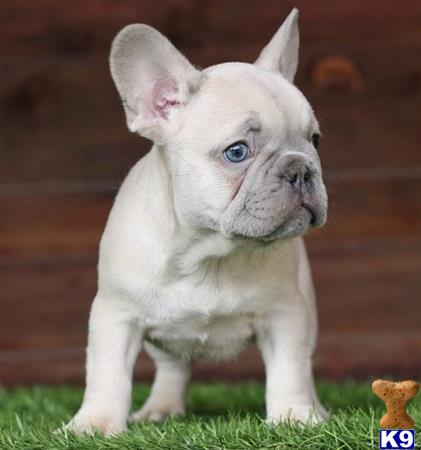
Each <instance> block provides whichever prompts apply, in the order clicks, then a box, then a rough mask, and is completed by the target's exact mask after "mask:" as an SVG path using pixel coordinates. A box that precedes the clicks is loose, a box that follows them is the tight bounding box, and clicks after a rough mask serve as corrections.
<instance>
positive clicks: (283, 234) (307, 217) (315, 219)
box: [232, 202, 324, 244]
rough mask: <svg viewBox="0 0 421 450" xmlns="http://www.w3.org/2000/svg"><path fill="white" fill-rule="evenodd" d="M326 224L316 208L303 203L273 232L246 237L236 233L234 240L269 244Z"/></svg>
mask: <svg viewBox="0 0 421 450" xmlns="http://www.w3.org/2000/svg"><path fill="white" fill-rule="evenodd" d="M323 222H324V220H323V214H320V213H319V212H318V211H317V209H316V208H315V207H313V206H312V205H309V204H307V203H304V202H303V203H301V204H300V205H299V206H298V207H297V208H296V209H295V210H294V211H293V212H292V213H291V214H290V215H289V217H288V218H287V219H285V220H284V221H282V223H280V224H279V225H277V226H276V227H275V228H274V229H273V230H271V231H270V232H269V233H267V234H264V235H252V234H248V235H244V234H240V233H234V234H233V235H232V238H233V239H236V240H242V241H254V242H256V243H261V244H268V243H270V242H273V241H275V240H277V239H287V238H292V237H296V236H301V235H303V234H304V233H305V232H306V231H307V230H308V229H309V228H310V227H318V226H320V225H322V224H323Z"/></svg>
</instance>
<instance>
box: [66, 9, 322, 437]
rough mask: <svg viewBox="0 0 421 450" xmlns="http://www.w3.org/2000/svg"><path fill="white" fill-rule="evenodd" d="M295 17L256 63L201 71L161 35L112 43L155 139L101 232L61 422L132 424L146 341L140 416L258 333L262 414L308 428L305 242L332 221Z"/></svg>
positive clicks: (162, 414) (107, 429)
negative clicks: (149, 361)
mask: <svg viewBox="0 0 421 450" xmlns="http://www.w3.org/2000/svg"><path fill="white" fill-rule="evenodd" d="M297 17H298V11H297V10H293V11H292V12H291V14H290V15H289V17H288V18H287V19H286V21H285V22H284V24H283V25H282V26H281V28H280V29H279V31H278V32H277V33H276V34H275V36H274V37H273V39H272V40H271V41H270V42H269V44H268V45H267V46H266V47H265V48H264V49H263V51H262V53H261V54H260V56H259V58H258V59H257V61H256V62H255V63H254V64H245V63H227V64H220V65H217V66H213V67H209V68H207V69H205V70H201V71H200V70H198V69H196V68H195V67H193V66H192V65H191V64H190V63H189V62H188V61H187V59H186V58H185V57H184V56H183V55H181V54H180V53H179V52H178V51H177V50H176V49H175V47H174V46H173V45H172V44H171V43H170V42H169V41H168V40H167V39H166V38H165V37H164V36H162V35H161V34H160V33H159V32H158V31H156V30H155V29H153V28H151V27H149V26H147V25H130V26H128V27H126V28H124V29H123V30H122V31H121V32H120V33H119V34H118V35H117V37H116V38H115V40H114V42H113V45H112V49H111V56H110V63H111V73H112V76H113V79H114V81H115V84H116V86H117V89H118V91H119V93H120V96H121V99H122V102H123V105H124V109H125V113H126V118H127V124H128V127H129V129H130V131H132V132H135V133H138V134H140V135H142V136H145V137H147V138H149V139H151V140H152V141H153V142H154V146H153V147H152V149H151V151H150V152H149V153H148V154H147V155H146V156H145V157H143V158H142V159H141V160H140V161H139V162H138V163H137V164H136V165H135V166H134V167H133V168H132V170H131V171H130V173H129V175H128V177H127V178H126V180H125V181H124V183H123V185H122V186H121V189H120V192H119V193H118V195H117V198H116V200H115V203H114V206H113V208H112V211H111V214H110V217H109V219H108V223H107V226H106V229H105V232H104V235H103V237H102V240H101V247H100V258H99V267H98V270H99V280H98V293H97V295H96V297H95V300H94V302H93V305H92V310H91V315H90V321H89V344H88V349H87V376H86V383H87V386H86V392H85V396H84V400H83V404H82V406H81V408H80V410H79V412H78V413H77V414H76V416H75V417H74V419H73V420H72V421H71V422H70V423H69V425H68V427H69V428H70V429H72V430H74V431H75V432H79V433H80V432H85V431H88V432H90V431H92V430H94V429H97V430H100V431H102V432H104V433H106V434H110V433H117V432H120V431H122V430H124V429H125V428H126V422H127V418H128V414H129V410H130V405H131V389H132V369H133V365H134V363H135V361H136V358H137V356H138V353H139V351H140V349H141V348H144V349H145V350H146V351H147V352H148V353H149V354H150V355H151V357H152V358H153V360H154V361H155V364H156V377H155V381H154V384H153V387H152V392H151V394H150V397H149V398H148V400H147V401H146V403H145V404H144V406H143V407H142V409H141V410H140V411H138V412H136V413H134V414H133V416H132V419H133V420H144V419H147V420H162V419H165V418H166V417H168V416H170V415H172V414H176V413H184V409H185V400H184V397H185V392H186V385H187V383H188V380H189V374H190V365H191V362H192V361H193V360H194V359H196V358H202V357H203V358H208V359H209V358H210V359H214V360H218V359H225V358H232V357H233V356H235V355H237V354H238V353H239V352H240V351H241V350H242V349H243V348H244V347H245V346H246V345H247V343H249V342H250V341H251V340H252V339H253V338H255V339H256V342H257V345H258V347H259V349H260V350H261V353H262V356H263V360H264V362H265V365H266V373H267V393H266V405H267V416H268V420H270V421H272V422H278V421H280V420H284V419H288V418H289V419H295V420H299V421H301V422H306V421H308V420H310V421H312V422H314V421H318V420H319V419H321V418H323V417H325V411H324V410H323V408H322V406H321V405H320V404H319V402H318V400H317V396H316V393H315V389H314V382H313V375H312V362H311V359H312V353H313V350H314V346H315V339H316V334H317V318H316V309H315V299H314V292H313V286H312V280H311V274H310V269H309V265H308V260H307V256H306V251H305V247H304V243H303V240H302V238H301V237H300V236H301V235H302V234H303V233H304V232H305V231H306V230H307V229H308V228H309V227H311V226H320V225H322V224H324V222H325V221H326V211H327V197H326V190H325V187H324V184H323V181H322V176H321V168H320V162H319V157H318V155H317V150H316V148H315V147H317V140H318V135H319V128H318V124H317V121H316V119H315V117H314V115H313V111H312V109H311V107H310V105H309V104H308V102H307V100H306V99H305V98H304V96H303V95H302V93H301V92H300V91H299V90H298V89H297V88H296V87H294V85H293V84H292V82H293V78H294V75H295V72H296V68H297V62H298V42H299V36H298V26H297Z"/></svg>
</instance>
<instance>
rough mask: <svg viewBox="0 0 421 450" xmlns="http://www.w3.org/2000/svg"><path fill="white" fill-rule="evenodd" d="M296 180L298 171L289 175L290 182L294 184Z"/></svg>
mask: <svg viewBox="0 0 421 450" xmlns="http://www.w3.org/2000/svg"><path fill="white" fill-rule="evenodd" d="M297 180H298V173H294V174H293V175H290V176H289V182H290V183H291V184H295V183H296V182H297Z"/></svg>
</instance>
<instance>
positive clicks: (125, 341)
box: [67, 295, 141, 434]
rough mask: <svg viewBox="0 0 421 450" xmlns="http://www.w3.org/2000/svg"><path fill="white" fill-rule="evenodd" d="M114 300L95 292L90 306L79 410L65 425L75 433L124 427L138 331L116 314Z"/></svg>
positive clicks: (128, 407)
mask: <svg viewBox="0 0 421 450" xmlns="http://www.w3.org/2000/svg"><path fill="white" fill-rule="evenodd" d="M115 303H116V301H115V300H113V299H108V298H104V297H101V296H99V295H98V296H97V297H96V299H95V300H94V303H93V305H92V309H91V314H90V318H89V338H88V348H87V368H86V369H87V373H86V390H85V395H84V399H83V404H82V406H81V408H80V410H79V412H78V413H77V414H76V415H75V417H74V418H73V420H72V421H71V422H70V423H69V424H68V425H67V428H68V429H71V430H72V431H74V432H75V433H77V434H80V433H83V432H88V433H92V432H94V431H95V430H97V431H100V432H102V433H104V434H114V433H118V432H121V431H124V430H125V429H126V421H127V416H128V413H129V409H130V404H131V390H132V371H133V365H134V363H135V361H136V358H137V355H138V353H139V350H140V345H141V331H140V330H139V328H138V327H137V326H136V324H135V323H134V322H133V321H130V320H129V319H128V318H127V317H123V316H122V314H121V313H119V310H121V308H118V307H116V305H115Z"/></svg>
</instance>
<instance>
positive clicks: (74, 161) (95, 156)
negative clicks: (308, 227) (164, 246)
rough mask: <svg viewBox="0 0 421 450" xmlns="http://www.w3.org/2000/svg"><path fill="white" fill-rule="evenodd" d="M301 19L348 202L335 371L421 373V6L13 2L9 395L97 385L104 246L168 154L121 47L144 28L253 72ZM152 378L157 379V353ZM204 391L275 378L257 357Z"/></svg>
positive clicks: (337, 251) (140, 373)
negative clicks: (136, 172)
mask: <svg viewBox="0 0 421 450" xmlns="http://www.w3.org/2000/svg"><path fill="white" fill-rule="evenodd" d="M294 6H297V7H299V8H300V28H301V50H300V65H299V72H298V77H297V84H298V86H299V87H300V88H301V89H302V90H303V92H304V93H305V94H306V96H307V97H308V98H309V100H310V101H311V103H312V105H313V107H314V109H315V111H316V113H317V117H318V118H319V121H320V123H321V128H322V131H323V139H322V141H321V148H320V154H321V158H322V162H323V166H324V172H325V179H326V181H327V187H328V191H329V198H330V214H329V216H330V218H329V223H328V225H327V226H326V227H324V228H323V229H320V230H314V231H312V232H311V233H310V234H309V236H308V238H307V243H308V248H309V252H310V257H311V261H312V266H313V271H314V279H315V284H316V288H317V292H318V296H319V311H320V341H319V346H318V349H317V352H316V355H315V366H316V371H317V374H319V375H322V376H326V377H331V378H341V377H345V376H346V377H349V376H354V377H357V378H358V377H361V378H364V377H367V376H375V377H378V376H382V375H384V374H391V375H394V376H396V377H402V378H404V377H409V378H414V377H417V376H418V377H421V358H420V355H421V347H420V345H421V309H420V308H419V302H420V299H421V150H420V142H421V127H420V119H421V58H420V57H419V55H420V54H421V27H420V23H421V2H420V1H418V0H405V1H404V2H396V1H395V0H382V1H381V2H379V1H376V0H367V1H364V2H361V1H355V0H343V1H341V2H338V1H336V0H326V1H324V2H323V5H322V6H321V2H315V1H310V0H296V1H294V2H293V1H290V0H286V1H284V2H281V3H280V2H279V1H277V0H268V1H265V2H257V1H255V0H233V1H230V2H226V3H221V2H218V1H213V0H212V1H208V0H206V1H205V0H178V1H172V0H160V1H159V2H158V3H157V2H156V1H155V0H154V1H152V0H136V1H135V0H121V1H119V2H113V1H111V0H84V1H81V0H74V1H72V2H64V1H60V2H58V1H55V0H37V1H36V2H27V1H23V0H13V1H12V0H3V2H2V7H1V13H0V55H1V56H0V78H1V83H0V286H1V289H0V383H5V384H7V385H12V384H19V383H33V382H36V383H47V382H48V383H62V382H68V383H81V382H82V380H83V377H84V371H83V365H84V347H85V341H86V328H87V320H88V312H89V306H90V302H91V301H92V298H93V296H94V295H95V289H96V262H97V251H98V244H99V240H100V237H101V233H102V230H103V228H104V226H105V221H106V218H107V215H108V212H109V210H110V208H111V206H112V202H113V198H114V196H115V192H116V189H117V188H118V186H119V184H120V183H121V181H122V179H123V178H124V176H125V175H126V173H127V172H128V170H129V168H130V167H131V166H132V165H133V164H134V163H135V162H136V161H137V160H138V159H139V158H140V157H141V156H142V155H143V154H145V152H147V151H148V149H149V147H150V143H149V142H148V141H146V140H143V139H140V138H138V137H136V136H134V135H130V134H129V133H128V132H127V130H126V129H125V124H124V117H123V111H122V107H121V105H120V103H119V100H118V97H117V94H116V91H115V89H114V86H113V84H112V81H111V79H110V75H109V69H108V52H109V48H110V43H111V40H112V38H113V37H114V35H115V34H116V33H117V32H118V31H119V30H120V29H121V28H122V27H123V26H125V25H127V24H129V23H133V22H144V23H148V24H150V25H152V26H155V27H157V28H158V29H159V30H160V31H161V32H162V33H164V34H165V35H167V36H168V37H169V38H170V39H171V40H172V41H173V42H174V43H175V45H176V46H177V47H179V48H180V50H181V51H182V52H184V53H185V54H186V55H187V56H188V57H189V58H190V59H191V60H192V61H193V62H194V63H195V64H197V65H198V66H201V67H205V66H208V65H212V64H216V63H221V62H225V61H230V60H241V61H249V62H251V61H253V60H254V59H255V58H256V56H257V55H258V53H259V51H260V49H261V48H262V47H263V46H264V45H265V43H266V42H267V41H268V40H269V38H270V37H271V35H272V34H273V33H274V32H275V30H276V29H277V28H278V26H279V24H280V22H281V21H282V20H283V18H284V17H285V16H286V15H287V14H288V13H289V11H290V10H291V8H292V7H294ZM141 360H142V361H141V362H140V364H139V365H138V367H137V369H136V377H137V378H141V379H149V378H150V377H151V375H152V371H153V368H152V364H151V362H150V361H149V360H148V359H147V358H146V357H142V358H141ZM196 374H197V376H199V377H201V378H212V377H219V378H221V377H222V378H224V377H225V378H239V377H243V378H247V377H259V378H261V377H262V376H263V366H262V363H261V361H260V358H259V356H258V355H257V353H256V351H255V349H254V350H253V349H251V350H250V351H248V352H247V353H246V354H245V355H243V356H242V357H241V358H240V359H239V362H231V363H227V364H223V365H205V364H202V363H200V364H198V366H197V368H196Z"/></svg>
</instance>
